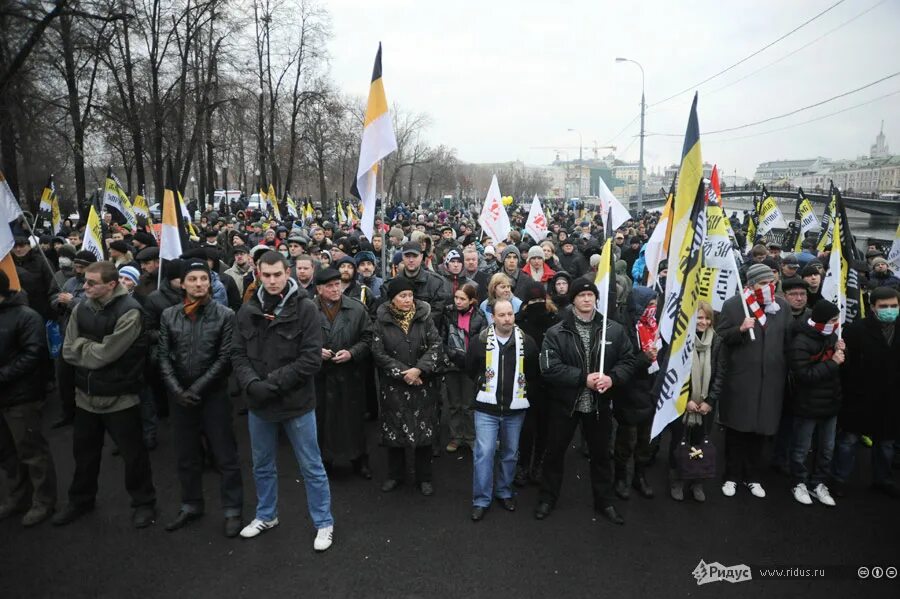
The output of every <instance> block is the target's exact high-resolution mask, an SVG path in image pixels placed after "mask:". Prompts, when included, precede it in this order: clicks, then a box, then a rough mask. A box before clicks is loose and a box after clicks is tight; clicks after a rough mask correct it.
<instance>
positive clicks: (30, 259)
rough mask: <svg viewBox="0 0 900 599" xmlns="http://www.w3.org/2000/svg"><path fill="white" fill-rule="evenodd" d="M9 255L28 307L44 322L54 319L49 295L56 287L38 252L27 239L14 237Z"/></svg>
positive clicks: (47, 267)
mask: <svg viewBox="0 0 900 599" xmlns="http://www.w3.org/2000/svg"><path fill="white" fill-rule="evenodd" d="M11 253H12V255H13V261H14V262H15V264H16V274H17V275H18V276H19V283H20V284H21V286H22V291H24V292H25V293H26V294H27V296H28V306H29V307H31V308H32V309H33V310H34V311H35V312H37V313H38V314H40V315H41V318H43V319H44V320H51V319H53V318H55V317H56V314H55V313H54V312H53V311H52V310H51V309H50V294H51V292H52V291H55V290H56V289H57V287H56V284H55V283H54V281H53V273H52V272H51V271H50V267H49V266H47V263H46V262H45V261H44V259H43V257H41V255H40V250H39V249H38V248H32V247H31V244H30V243H29V241H28V238H27V237H16V238H15V246H13V249H12V252H11Z"/></svg>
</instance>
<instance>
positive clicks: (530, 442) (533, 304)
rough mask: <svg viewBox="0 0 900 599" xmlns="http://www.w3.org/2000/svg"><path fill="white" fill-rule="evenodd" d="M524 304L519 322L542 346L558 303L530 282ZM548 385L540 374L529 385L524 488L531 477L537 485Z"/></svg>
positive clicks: (522, 452) (521, 467) (522, 439)
mask: <svg viewBox="0 0 900 599" xmlns="http://www.w3.org/2000/svg"><path fill="white" fill-rule="evenodd" d="M523 296H524V298H525V303H524V304H522V308H521V310H519V313H518V314H516V325H518V327H519V328H520V329H522V331H523V332H524V333H525V334H526V335H528V336H529V337H531V338H532V339H533V340H534V343H535V344H536V345H537V346H538V347H541V344H543V343H544V333H545V332H546V331H547V329H549V328H550V327H552V326H553V325H555V324H556V323H558V322H559V316H558V315H557V308H556V305H555V304H554V303H553V302H552V301H551V300H550V299H549V298H548V297H547V289H546V287H544V285H543V284H542V283H539V282H537V281H530V282H529V283H528V284H527V285H526V286H525V290H524V293H523ZM547 392H548V391H547V386H546V384H545V383H544V380H543V379H542V378H541V377H536V380H535V381H530V382H529V386H528V403H529V404H530V406H529V408H528V410H527V411H526V412H525V422H524V423H523V424H522V432H521V433H520V434H519V463H518V465H517V466H516V477H515V479H514V480H513V483H514V484H515V485H516V486H519V487H523V486H525V484H526V483H527V482H528V481H529V480H530V481H531V482H532V483H534V484H538V483H539V482H540V480H541V473H542V470H543V462H544V450H545V449H546V447H547Z"/></svg>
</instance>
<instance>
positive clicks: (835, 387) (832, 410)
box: [788, 322, 842, 418]
mask: <svg viewBox="0 0 900 599" xmlns="http://www.w3.org/2000/svg"><path fill="white" fill-rule="evenodd" d="M836 343H837V335H836V334H834V333H832V334H831V335H828V336H825V335H822V334H821V333H820V332H819V331H817V330H815V329H814V328H812V327H811V326H809V324H807V323H806V322H798V323H797V324H796V325H795V327H794V337H793V339H792V340H791V349H790V351H789V352H788V364H789V366H790V369H791V370H790V378H791V394H790V397H791V413H792V414H793V415H794V416H799V417H801V418H828V417H831V416H836V415H837V413H838V412H840V410H841V399H842V396H841V367H840V366H838V364H837V363H836V362H835V361H834V360H832V359H831V358H832V356H833V355H834V347H835V344H836Z"/></svg>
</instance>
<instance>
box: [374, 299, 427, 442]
mask: <svg viewBox="0 0 900 599" xmlns="http://www.w3.org/2000/svg"><path fill="white" fill-rule="evenodd" d="M415 310H416V315H415V317H414V318H413V321H412V323H411V324H410V328H409V332H408V333H404V332H403V329H401V328H400V327H399V326H398V325H397V324H396V323H395V322H394V319H393V317H392V316H391V311H390V304H389V303H386V304H382V305H381V306H379V307H378V312H377V316H376V318H375V322H374V324H373V336H372V355H373V357H374V359H375V365H376V366H377V367H378V376H379V381H380V386H381V406H380V408H381V442H382V444H383V445H385V446H387V447H428V446H430V445H431V443H432V440H433V437H434V435H435V431H436V428H435V427H436V423H437V421H436V410H437V402H438V399H439V398H440V396H441V382H442V380H443V377H441V376H440V375H439V374H437V373H436V372H435V370H436V369H437V368H438V366H439V365H440V364H441V363H442V362H443V356H442V355H441V354H442V351H441V336H440V333H438V330H437V328H436V327H435V325H434V321H433V320H432V319H431V318H430V315H431V307H430V306H429V305H428V304H427V303H425V302H423V301H420V300H416V308H415ZM413 367H415V368H418V369H419V370H421V371H422V382H423V384H422V385H419V386H413V385H407V384H406V382H405V381H404V380H403V374H402V372H403V371H405V370H408V369H410V368H413Z"/></svg>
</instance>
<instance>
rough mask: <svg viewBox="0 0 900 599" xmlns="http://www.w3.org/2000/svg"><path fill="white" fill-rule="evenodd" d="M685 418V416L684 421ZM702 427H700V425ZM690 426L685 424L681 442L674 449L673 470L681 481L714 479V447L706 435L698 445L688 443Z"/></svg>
mask: <svg viewBox="0 0 900 599" xmlns="http://www.w3.org/2000/svg"><path fill="white" fill-rule="evenodd" d="M686 420H687V417H686V416H685V421H686ZM700 426H702V425H700ZM690 428H691V427H690V426H688V425H687V423H685V425H684V427H683V432H682V435H681V442H680V443H678V446H677V447H676V448H675V470H676V471H677V472H678V477H679V478H680V479H681V480H703V479H708V478H715V477H716V446H715V445H713V444H712V443H711V442H710V440H709V437H708V436H707V435H706V433H704V434H703V439H701V440H700V442H699V443H694V444H691V443H689V442H688V438H689V434H688V431H689V430H690Z"/></svg>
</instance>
